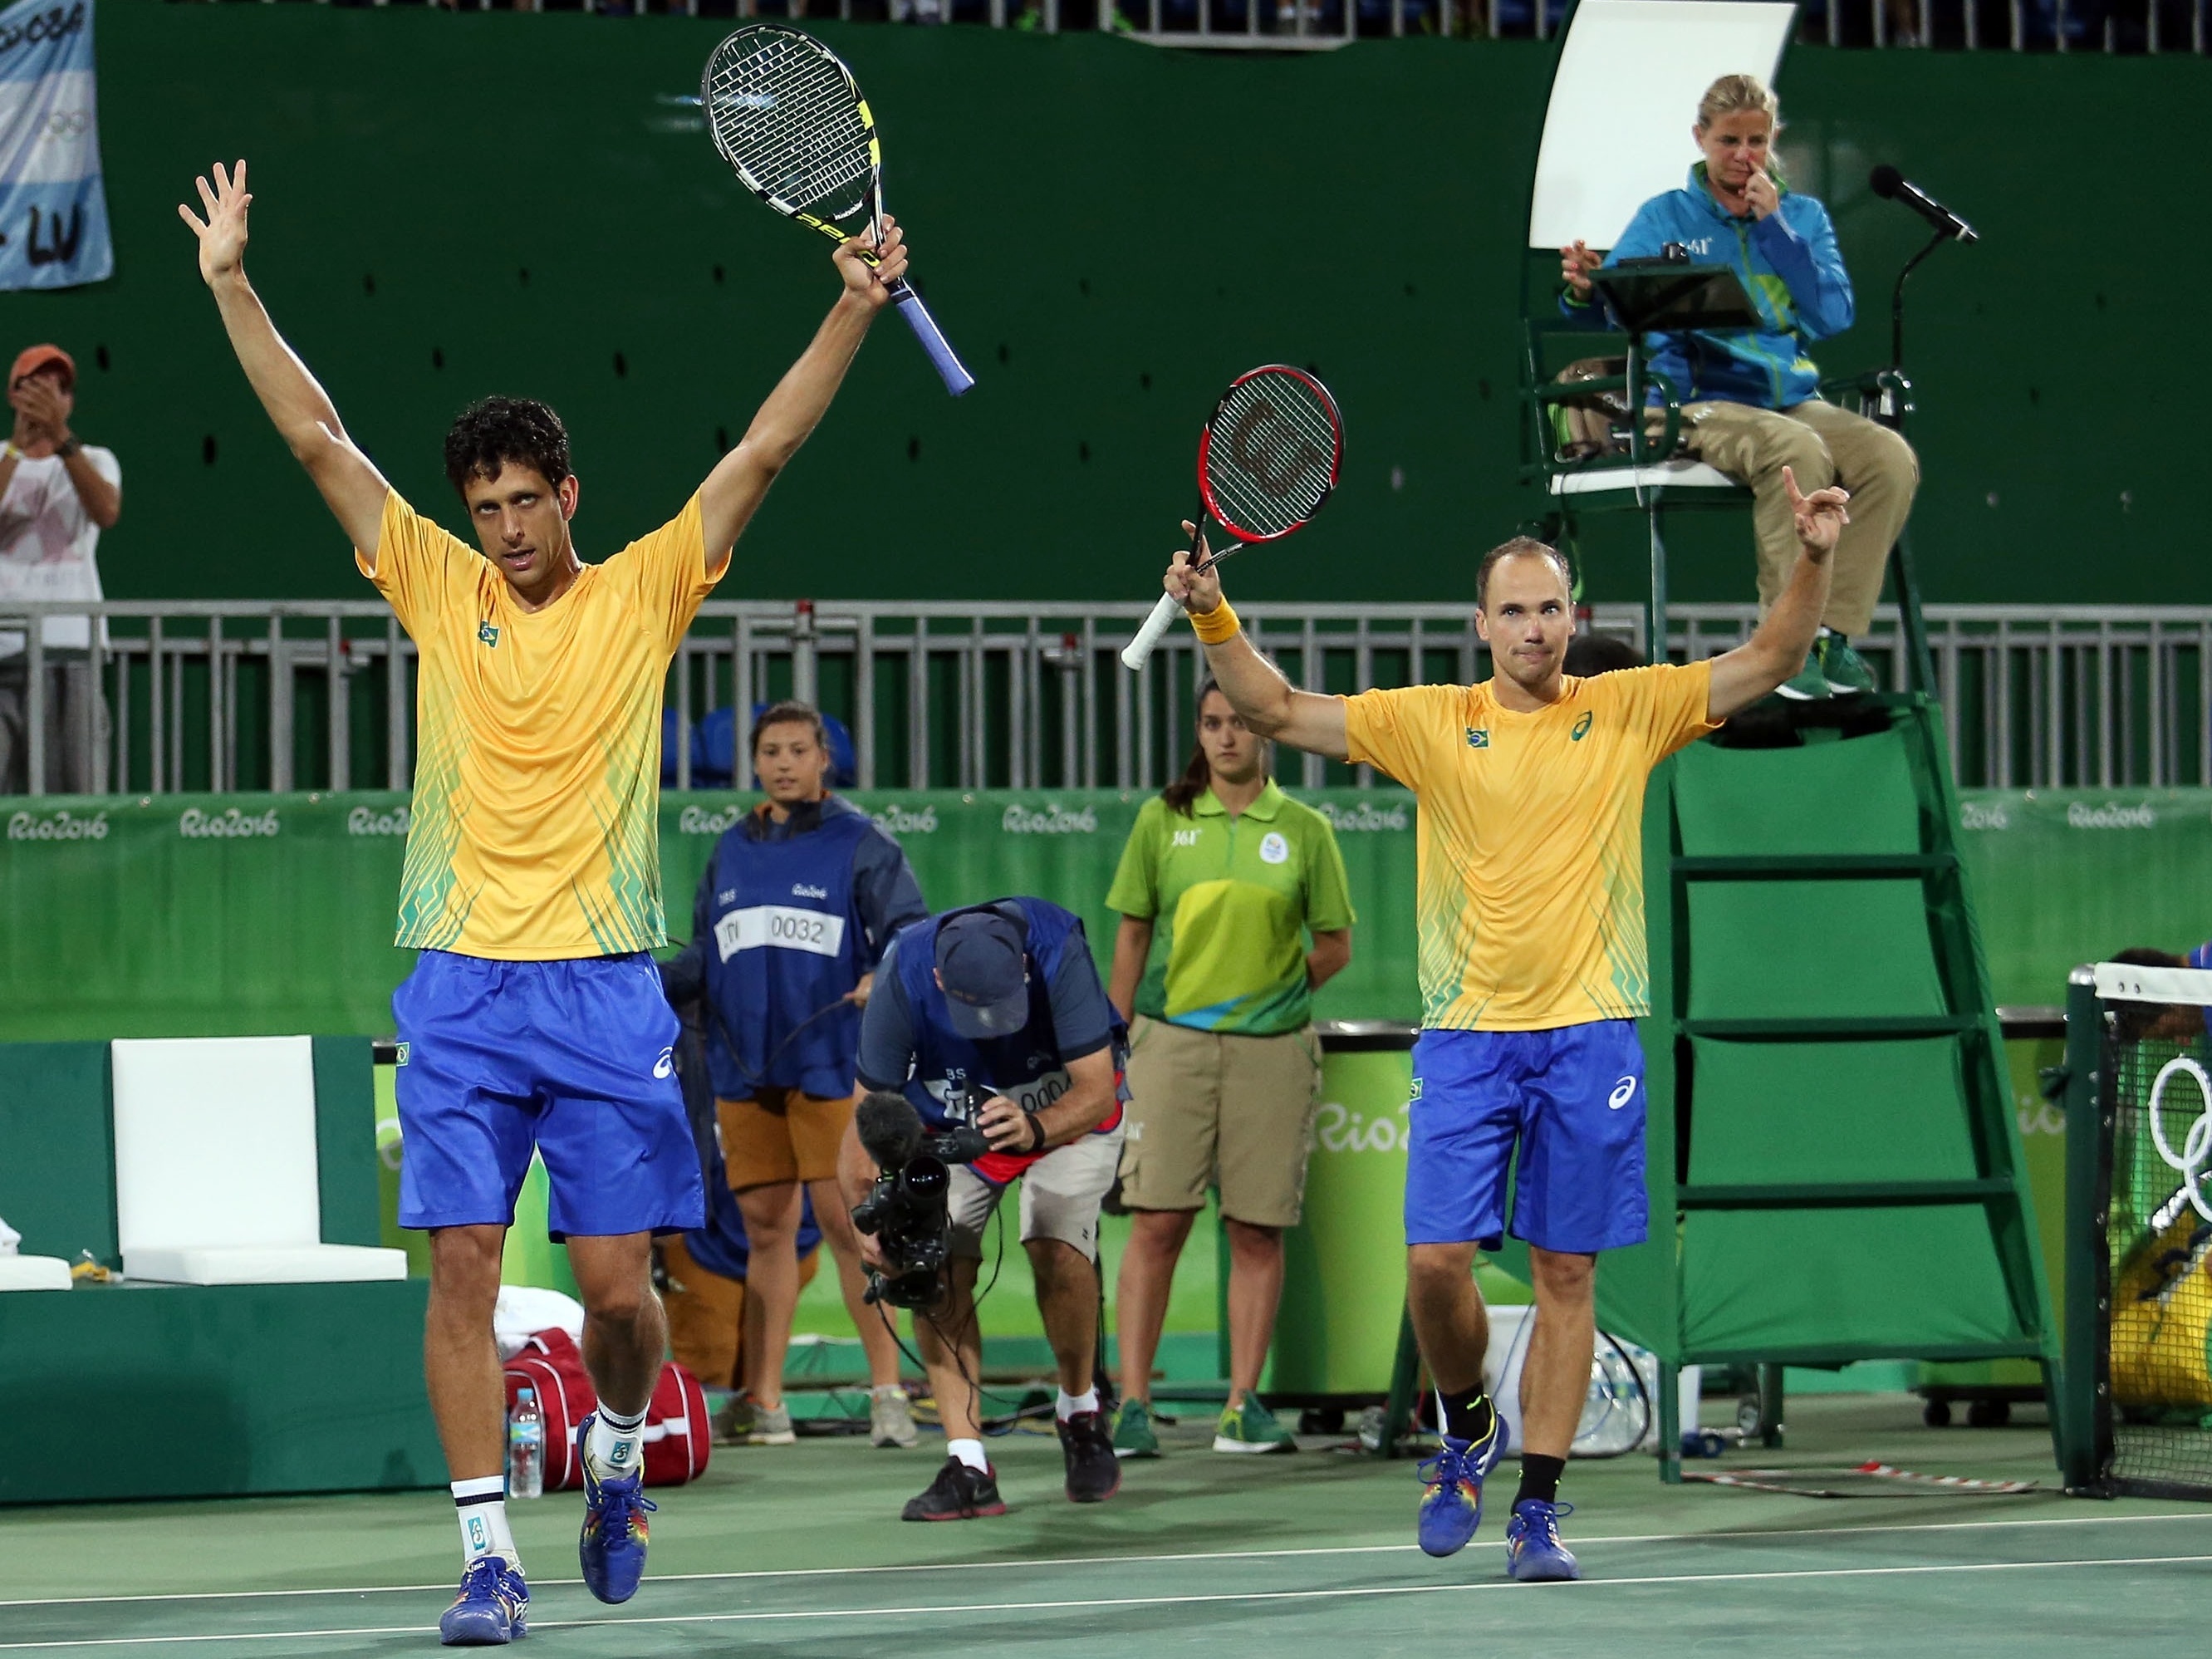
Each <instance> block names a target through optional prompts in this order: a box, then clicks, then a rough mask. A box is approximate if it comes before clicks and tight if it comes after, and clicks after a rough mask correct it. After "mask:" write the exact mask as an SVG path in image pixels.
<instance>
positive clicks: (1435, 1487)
mask: <svg viewBox="0 0 2212 1659" xmlns="http://www.w3.org/2000/svg"><path fill="white" fill-rule="evenodd" d="M1439 1439H1440V1441H1441V1444H1439V1445H1438V1446H1437V1451H1436V1455H1434V1456H1433V1457H1430V1458H1428V1459H1426V1460H1425V1461H1424V1462H1422V1463H1421V1464H1420V1465H1419V1467H1418V1468H1417V1469H1416V1471H1415V1473H1417V1474H1419V1476H1420V1478H1421V1481H1422V1484H1423V1487H1424V1490H1423V1492H1422V1493H1421V1503H1420V1508H1419V1510H1418V1511H1417V1512H1416V1516H1415V1519H1414V1525H1413V1535H1414V1536H1415V1538H1417V1539H1418V1540H1419V1542H1420V1546H1421V1547H1422V1548H1423V1549H1424V1550H1425V1551H1427V1552H1428V1553H1430V1554H1431V1555H1456V1554H1457V1553H1459V1552H1460V1551H1462V1550H1463V1549H1465V1548H1466V1547H1467V1542H1468V1539H1470V1538H1472V1537H1474V1529H1475V1528H1477V1527H1479V1526H1480V1525H1481V1524H1482V1483H1483V1480H1484V1479H1485V1477H1486V1476H1487V1475H1488V1474H1490V1472H1491V1470H1492V1469H1493V1468H1497V1467H1498V1459H1499V1458H1501V1457H1503V1456H1504V1455H1505V1435H1504V1431H1503V1428H1502V1426H1501V1425H1499V1423H1498V1419H1497V1418H1496V1416H1495V1415H1493V1416H1492V1419H1491V1422H1490V1432H1489V1433H1488V1434H1486V1435H1485V1436H1484V1437H1483V1438H1482V1441H1481V1443H1480V1444H1477V1443H1474V1442H1473V1441H1468V1440H1456V1439H1454V1438H1453V1437H1451V1436H1450V1435H1448V1434H1447V1435H1443V1436H1440V1437H1439Z"/></svg>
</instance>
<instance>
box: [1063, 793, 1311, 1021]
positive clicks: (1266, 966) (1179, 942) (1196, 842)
mask: <svg viewBox="0 0 2212 1659" xmlns="http://www.w3.org/2000/svg"><path fill="white" fill-rule="evenodd" d="M1106 908H1108V909H1109V910H1118V911H1119V912H1121V915H1125V916H1132V917H1134V918H1135V919H1136V920H1138V921H1150V922H1152V924H1153V933H1152V957H1151V960H1150V961H1149V962H1147V963H1146V967H1145V978H1144V982H1143V983H1142V984H1141V985H1139V987H1137V1010H1136V1011H1137V1012H1139V1013H1140V1014H1144V1015H1146V1016H1148V1017H1149V1018H1153V1019H1164V1020H1167V1021H1169V1022H1170V1024H1176V1025H1190V1026H1195V1027H1196V1028H1197V1029H1199V1030H1203V1031H1226V1032H1232V1033H1235V1034H1236V1035H1237V1036H1277V1035H1279V1033H1281V1032H1284V1031H1295V1030H1298V1029H1299V1028H1300V1027H1301V1026H1303V1025H1304V1024H1305V1023H1306V1021H1307V1020H1308V1019H1309V1018H1311V1017H1312V1006H1311V1005H1312V995H1311V993H1310V991H1309V990H1308V989H1307V987H1306V960H1305V952H1306V933H1307V930H1308V929H1312V930H1313V931H1315V932H1316V933H1334V931H1336V930H1337V929H1339V928H1342V927H1351V926H1352V921H1353V920H1354V918H1353V916H1352V896H1351V894H1350V892H1349V891H1347V890H1346V883H1345V878H1344V854H1342V853H1341V852H1340V851H1339V850H1338V848H1337V845H1336V832H1335V831H1334V830H1333V829H1330V828H1329V827H1328V819H1327V818H1325V817H1322V815H1321V814H1320V813H1318V812H1316V811H1314V810H1313V808H1311V807H1310V806H1301V805H1298V803H1297V802H1296V801H1294V800H1292V799H1291V798H1290V797H1289V796H1288V795H1285V793H1283V792H1282V791H1281V790H1280V789H1278V788H1277V787H1275V785H1274V783H1273V781H1272V780H1271V781H1269V782H1268V785H1267V788H1266V789H1265V790H1263V791H1262V792H1261V795H1260V798H1259V799H1257V800H1255V801H1254V802H1253V803H1252V804H1251V805H1249V806H1248V807H1246V808H1245V809H1244V810H1243V812H1241V813H1240V814H1238V815H1237V817H1233V818H1232V817H1230V816H1229V814H1228V812H1227V811H1225V809H1224V808H1223V806H1222V805H1221V802H1220V801H1219V799H1217V798H1216V797H1215V795H1214V793H1213V792H1212V790H1211V789H1209V790H1207V791H1206V793H1204V794H1203V795H1200V797H1199V798H1198V799H1197V800H1196V801H1194V802H1193V803H1192V807H1191V816H1190V817H1183V815H1182V813H1180V812H1177V811H1172V810H1171V809H1170V807H1169V805H1168V804H1167V803H1166V802H1165V801H1164V800H1162V799H1159V798H1158V796H1155V797H1153V799H1151V800H1148V801H1146V803H1145V806H1144V810H1143V811H1140V812H1139V813H1138V814H1137V824H1136V828H1135V829H1132V830H1131V831H1130V832H1129V843H1128V845H1127V846H1126V847H1124V848H1122V849H1121V868H1120V869H1119V870H1117V871H1115V874H1114V885H1113V887H1112V888H1111V890H1109V891H1108V893H1107V895H1106Z"/></svg>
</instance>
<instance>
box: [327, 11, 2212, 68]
mask: <svg viewBox="0 0 2212 1659" xmlns="http://www.w3.org/2000/svg"><path fill="white" fill-rule="evenodd" d="M322 3H325V4H330V3H338V4H348V3H360V0H322ZM367 3H369V4H371V5H375V6H385V5H392V4H401V5H405V4H422V5H430V6H434V7H435V6H442V7H444V8H446V9H451V10H466V11H493V10H498V11H505V10H509V9H513V10H516V11H587V12H598V13H600V14H602V15H610V16H642V15H652V14H666V15H678V16H689V17H729V18H751V17H790V18H793V19H794V20H798V21H804V20H805V19H807V18H810V17H811V18H816V19H825V18H833V17H834V18H836V19H837V20H839V21H846V22H851V21H864V22H865V21H887V22H895V23H909V22H910V23H962V24H979V25H982V26H985V27H991V28H1013V29H1035V30H1037V31H1039V32H1041V33H1048V34H1057V33H1060V32H1062V31H1063V30H1077V29H1096V30H1100V31H1109V32H1115V33H1124V34H1129V35H1133V36H1134V37H1135V38H1136V39H1139V40H1146V41H1148V42H1151V43H1152V44H1154V45H1158V46H1212V47H1229V48H1238V47H1242V48H1244V49H1248V50H1250V49H1258V50H1261V51H1267V52H1282V51H1285V50H1291V51H1296V50H1300V49H1306V50H1311V49H1321V50H1328V49H1329V48H1332V47H1336V46H1343V45H1345V44H1346V42H1348V41H1351V40H1358V39H1361V38H1363V37H1368V38H1376V37H1394V36H1403V35H1408V34H1429V35H1440V36H1445V37H1449V36H1455V35H1457V36H1462V37H1465V36H1474V37H1486V38H1488V39H1491V40H1532V39H1533V40H1549V39H1551V38H1552V37H1553V36H1554V35H1556V34H1557V33H1559V29H1560V28H1561V27H1562V26H1563V25H1564V23H1565V20H1566V15H1567V5H1566V0H367ZM2209 5H2212V0H1808V3H1806V4H1805V5H1803V6H1802V8H1801V10H1800V14H1799V20H1798V38H1799V39H1800V40H1808V41H1819V42H1821V43H1824V44H1826V45H1828V46H1845V47H1851V46H1867V47H1877V48H1887V47H1934V48H1936V49H1939V50H1953V51H1968V52H1974V51H1982V52H2113V53H2136V52H2195V53H2197V54H2199V55H2200V56H2201V55H2203V52H2204V51H2205V49H2206V48H2205V36H2206V33H2207V28H2208V25H2207V19H2206V12H2207V9H2208V6H2209Z"/></svg>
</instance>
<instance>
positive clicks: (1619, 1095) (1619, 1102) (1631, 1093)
mask: <svg viewBox="0 0 2212 1659" xmlns="http://www.w3.org/2000/svg"><path fill="white" fill-rule="evenodd" d="M1635 1098H1636V1079H1634V1078H1632V1077H1625V1078H1623V1079H1620V1082H1618V1083H1616V1084H1614V1085H1613V1092H1612V1093H1611V1094H1609V1095H1607V1097H1605V1103H1606V1107H1607V1110H1609V1111H1615V1112H1617V1111H1619V1110H1620V1109H1621V1108H1622V1107H1624V1106H1626V1105H1627V1104H1628V1103H1629V1102H1630V1101H1632V1100H1633V1099H1635Z"/></svg>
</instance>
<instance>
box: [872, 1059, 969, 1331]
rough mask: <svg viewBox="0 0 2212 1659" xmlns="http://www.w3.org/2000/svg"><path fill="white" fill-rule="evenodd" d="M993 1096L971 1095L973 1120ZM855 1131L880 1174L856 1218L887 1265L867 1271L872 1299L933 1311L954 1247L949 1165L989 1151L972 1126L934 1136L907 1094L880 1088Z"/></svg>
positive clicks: (964, 1102) (967, 1106)
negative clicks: (983, 1104) (927, 1131)
mask: <svg viewBox="0 0 2212 1659" xmlns="http://www.w3.org/2000/svg"><path fill="white" fill-rule="evenodd" d="M988 1098H989V1096H988V1095H987V1094H979V1093H978V1092H977V1091H975V1090H974V1089H972V1088H970V1089H969V1090H968V1091H966V1092H965V1094H964V1096H963V1100H962V1101H961V1102H960V1104H962V1105H964V1106H965V1107H966V1108H967V1109H968V1115H969V1117H970V1118H971V1119H972V1118H973V1116H974V1115H975V1112H976V1111H977V1110H978V1109H980V1108H981V1105H982V1103H983V1101H984V1100H987V1099H988ZM854 1127H855V1128H856V1129H857V1130H858V1132H859V1134H860V1145H861V1146H864V1147H865V1148H866V1149H867V1152H868V1156H869V1157H871V1158H874V1159H875V1161H876V1166H877V1168H878V1170H880V1171H881V1173H879V1174H878V1176H876V1185H875V1190H874V1191H872V1192H871V1193H870V1194H868V1195H867V1197H866V1199H864V1200H861V1202H860V1205H859V1206H858V1207H856V1208H855V1209H854V1212H853V1225H854V1226H855V1227H857V1228H858V1229H859V1230H860V1231H862V1232H864V1233H866V1234H868V1235H869V1236H870V1237H872V1238H873V1239H874V1240H875V1241H876V1248H877V1249H878V1250H879V1251H880V1252H881V1253H882V1255H883V1258H884V1266H883V1267H882V1268H881V1269H879V1270H878V1269H871V1270H870V1271H869V1273H868V1289H867V1299H868V1300H869V1301H870V1302H872V1303H875V1302H887V1303H889V1304H890V1305H891V1306H892V1307H894V1308H927V1307H931V1306H933V1305H934V1304H936V1302H937V1301H938V1299H939V1297H941V1296H942V1294H943V1293H944V1283H943V1281H944V1274H945V1260H946V1258H947V1257H948V1256H949V1255H951V1249H952V1216H951V1208H950V1194H951V1185H952V1171H951V1168H950V1166H951V1165H952V1164H972V1163H973V1162H975V1159H977V1158H981V1157H982V1156H983V1154H984V1153H986V1152H989V1151H990V1150H991V1144H990V1142H989V1141H988V1140H987V1139H985V1137H984V1134H983V1132H982V1131H981V1129H979V1128H977V1127H975V1124H974V1123H973V1122H972V1121H969V1122H965V1123H963V1124H961V1125H959V1126H958V1127H957V1128H952V1129H948V1130H944V1131H942V1132H940V1133H936V1134H931V1133H926V1132H925V1131H924V1129H923V1127H922V1122H921V1114H920V1113H918V1112H916V1111H915V1109H914V1107H913V1105H912V1103H910V1102H908V1099H907V1098H906V1097H905V1096H903V1095H901V1094H896V1093H893V1092H892V1091H890V1090H879V1091H877V1092H875V1093H873V1094H871V1095H868V1096H866V1097H864V1098H863V1099H862V1100H861V1102H860V1105H859V1107H858V1108H856V1109H854Z"/></svg>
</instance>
